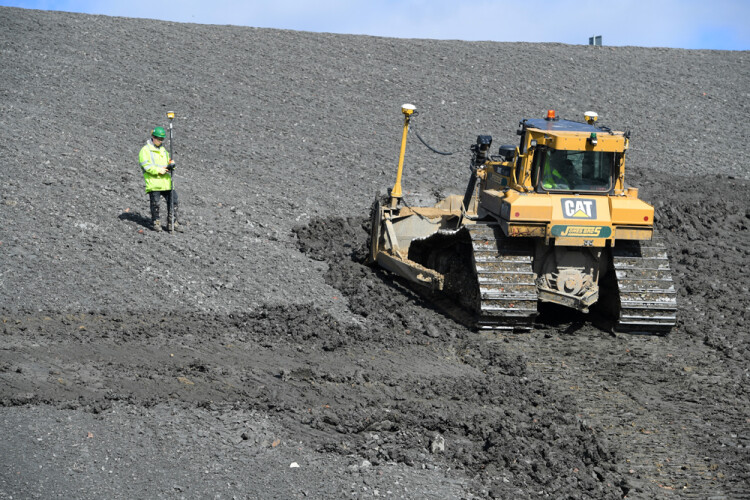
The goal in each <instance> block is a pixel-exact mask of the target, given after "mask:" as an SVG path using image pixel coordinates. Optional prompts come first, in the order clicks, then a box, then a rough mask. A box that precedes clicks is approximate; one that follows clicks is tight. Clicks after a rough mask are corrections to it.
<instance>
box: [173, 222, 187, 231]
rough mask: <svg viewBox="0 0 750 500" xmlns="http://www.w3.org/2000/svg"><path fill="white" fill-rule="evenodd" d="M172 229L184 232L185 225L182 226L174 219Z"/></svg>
mask: <svg viewBox="0 0 750 500" xmlns="http://www.w3.org/2000/svg"><path fill="white" fill-rule="evenodd" d="M174 230H175V231H177V232H178V233H184V232H185V226H183V225H182V224H180V223H179V222H177V221H174Z"/></svg>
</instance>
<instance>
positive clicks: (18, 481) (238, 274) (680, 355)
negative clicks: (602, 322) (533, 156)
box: [0, 8, 750, 498]
mask: <svg viewBox="0 0 750 500" xmlns="http://www.w3.org/2000/svg"><path fill="white" fill-rule="evenodd" d="M0 27H2V29H0V61H2V64H0V95H1V96H2V98H1V99H0V124H1V125H2V126H1V127H0V154H1V155H2V159H3V164H2V168H1V169H0V181H1V182H2V186H3V189H2V193H1V196H2V199H1V200H0V220H1V221H2V224H0V320H1V321H2V323H1V324H0V429H1V432H2V435H3V439H2V440H0V498H11V497H12V498H53V497H60V498H206V497H214V498H303V497H312V498H349V497H356V498H371V497H387V498H486V497H497V498H538V497H539V498H672V497H673V498H709V497H710V498H744V497H748V496H749V493H748V492H750V466H748V464H750V456H749V453H748V446H750V431H749V429H750V410H748V403H749V401H750V394H749V392H748V383H749V382H750V373H749V372H748V367H749V362H750V341H749V335H748V334H749V333H750V327H749V326H748V321H750V316H749V315H750V293H748V286H750V280H749V279H748V277H747V266H748V262H749V261H750V259H749V257H748V256H749V253H750V237H749V236H748V235H749V234H750V232H749V231H748V228H749V227H750V203H749V202H750V194H748V193H749V192H750V190H749V189H748V188H749V187H750V171H749V170H748V165H747V160H746V155H745V154H744V153H743V146H742V145H744V144H746V143H747V142H748V140H749V139H750V127H748V125H747V121H746V116H747V114H748V112H749V111H750V64H749V63H750V54H749V53H748V52H723V51H692V50H691V51H688V50H677V49H659V48H651V49H646V48H638V47H616V48H615V47H602V48H593V47H586V46H570V45H559V44H522V43H517V44H512V43H490V42H472V43H467V42H459V41H430V40H397V39H386V38H376V37H365V36H345V35H329V34H312V33H301V32H292V31H280V30H269V29H253V28H240V27H228V26H207V25H196V24H176V23H166V22H156V21H148V20H141V19H125V18H108V17H101V16H87V15H74V14H65V13H59V12H56V13H53V12H43V11H30V10H21V9H14V8H0ZM404 102H411V103H413V104H415V105H416V106H417V109H418V111H419V115H418V116H417V118H415V120H414V124H415V126H416V129H417V130H418V131H419V132H420V134H421V135H422V136H423V137H424V138H425V139H428V140H429V141H430V142H431V143H432V144H433V145H434V146H436V147H438V148H439V149H442V150H446V151H457V153H456V154H455V155H453V156H438V155H434V154H432V153H430V152H429V151H428V150H427V149H425V148H424V147H423V146H422V145H421V144H419V143H418V142H417V141H416V140H415V137H414V136H411V137H410V142H409V146H408V150H407V166H406V171H405V175H404V187H405V190H406V191H407V193H406V196H407V200H411V201H412V202H415V203H416V202H417V201H418V200H429V199H434V197H435V196H439V195H440V194H443V193H450V192H462V190H463V188H464V185H465V182H466V180H467V178H468V169H467V165H468V159H469V151H468V147H469V145H470V144H471V143H473V141H474V139H475V137H476V135H478V134H487V133H488V134H492V135H493V136H494V137H495V140H496V141H497V143H498V144H499V143H509V142H510V143H512V142H515V140H516V139H515V128H516V124H517V122H518V120H520V119H521V118H524V117H537V116H541V115H542V114H543V113H544V112H545V110H546V109H548V108H555V109H557V110H558V112H559V113H560V114H561V115H562V116H563V117H567V118H574V119H576V118H578V117H580V116H582V113H583V112H584V111H586V110H589V109H594V110H596V111H597V112H599V114H600V116H601V117H602V121H603V122H604V123H605V124H609V125H611V126H613V127H615V128H619V129H626V130H628V129H629V130H631V131H632V141H631V144H632V147H631V151H630V154H629V167H628V179H629V181H630V183H631V184H633V185H637V186H639V187H640V188H641V195H642V197H643V198H645V199H646V200H649V201H651V202H652V203H654V205H655V206H656V209H657V225H658V227H659V230H660V232H661V234H662V235H663V236H664V238H665V239H666V242H667V245H668V248H669V251H670V259H671V264H672V266H673V269H674V277H675V280H676V282H677V284H678V288H679V303H678V304H679V321H678V325H677V327H676V328H675V329H674V330H673V331H672V332H671V334H670V335H668V336H666V337H646V336H634V335H622V334H612V333H611V332H608V331H605V330H602V329H599V328H597V327H596V326H595V325H594V324H592V322H591V321H590V318H588V317H586V316H582V315H576V314H570V313H566V312H565V311H562V310H560V309H555V308H546V309H545V310H544V311H543V313H542V315H541V316H540V318H539V321H538V323H537V326H536V328H535V329H534V331H533V332H531V333H529V334H517V335H509V334H497V333H493V334H480V333H476V332H473V331H470V330H467V329H466V328H464V327H463V326H461V325H460V324H458V323H456V322H454V321H453V320H451V319H450V318H448V317H446V316H445V315H443V314H442V313H441V312H440V311H439V310H437V309H435V308H434V307H433V306H432V305H431V304H430V303H429V302H426V301H425V300H424V299H423V298H422V297H420V296H419V295H417V294H415V293H414V292H413V291H412V290H410V289H409V288H408V287H407V286H405V285H404V283H402V282H401V281H399V280H397V279H394V277H393V276H390V275H388V274H387V273H384V272H381V271H378V270H376V269H372V268H370V267H367V266H365V265H364V264H363V263H362V261H363V257H364V253H365V252H364V245H365V242H366V239H367V220H366V216H367V213H368V209H369V206H370V203H371V201H372V199H373V196H374V194H375V193H376V192H377V191H378V190H380V189H383V188H385V187H388V186H390V185H392V183H393V180H394V176H395V165H396V159H397V155H398V148H399V139H400V126H401V122H402V117H401V114H400V112H399V108H400V105H401V104H402V103H404ZM167 110H174V111H175V112H176V114H177V118H176V119H175V133H176V135H175V138H174V156H175V160H176V161H177V163H178V173H177V176H176V179H175V183H176V185H177V186H178V190H179V192H180V198H181V201H182V219H183V222H184V223H185V225H186V227H187V231H186V232H185V233H183V234H176V235H173V236H170V235H169V234H166V233H161V234H157V233H154V232H152V231H150V230H149V228H148V217H149V215H148V203H147V199H146V197H145V195H144V194H143V180H142V177H141V175H140V172H139V169H138V166H137V160H136V158H137V154H138V150H139V149H140V147H141V146H142V145H143V143H144V142H145V140H146V139H147V136H148V132H149V130H150V128H152V127H153V126H155V125H164V124H165V122H166V119H165V112H166V111H167Z"/></svg>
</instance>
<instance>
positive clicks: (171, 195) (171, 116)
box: [167, 111, 175, 233]
mask: <svg viewBox="0 0 750 500" xmlns="http://www.w3.org/2000/svg"><path fill="white" fill-rule="evenodd" d="M167 118H169V160H170V165H169V222H168V223H167V224H169V232H170V233H173V232H174V196H175V192H174V168H172V165H171V163H172V161H174V158H173V157H172V154H173V150H172V120H174V111H167Z"/></svg>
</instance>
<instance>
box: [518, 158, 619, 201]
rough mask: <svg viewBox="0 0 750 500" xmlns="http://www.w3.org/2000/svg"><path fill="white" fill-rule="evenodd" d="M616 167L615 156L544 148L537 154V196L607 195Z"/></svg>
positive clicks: (535, 159)
mask: <svg viewBox="0 0 750 500" xmlns="http://www.w3.org/2000/svg"><path fill="white" fill-rule="evenodd" d="M614 166H615V153H611V152H602V151H570V150H568V151H559V150H555V149H550V148H546V147H541V148H538V149H537V150H536V151H535V153H534V162H533V165H532V172H533V175H532V184H533V185H534V186H535V187H536V190H537V191H538V192H545V191H549V192H558V191H562V192H566V191H573V192H599V193H602V192H608V191H610V190H611V189H612V184H613V182H612V181H613V176H614Z"/></svg>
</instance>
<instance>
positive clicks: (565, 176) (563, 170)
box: [542, 156, 576, 189]
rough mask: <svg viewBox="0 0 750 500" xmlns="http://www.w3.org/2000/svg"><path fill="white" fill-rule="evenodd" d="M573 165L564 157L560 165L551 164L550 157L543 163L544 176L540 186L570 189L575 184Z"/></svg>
mask: <svg viewBox="0 0 750 500" xmlns="http://www.w3.org/2000/svg"><path fill="white" fill-rule="evenodd" d="M556 163H557V162H556ZM575 178H576V175H575V167H574V166H573V162H572V161H570V160H568V159H565V160H564V161H563V163H562V165H559V166H558V165H556V166H554V167H553V166H552V165H551V164H550V158H549V156H547V161H546V163H545V165H544V176H543V178H542V186H543V187H544V189H572V188H573V186H574V184H575Z"/></svg>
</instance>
